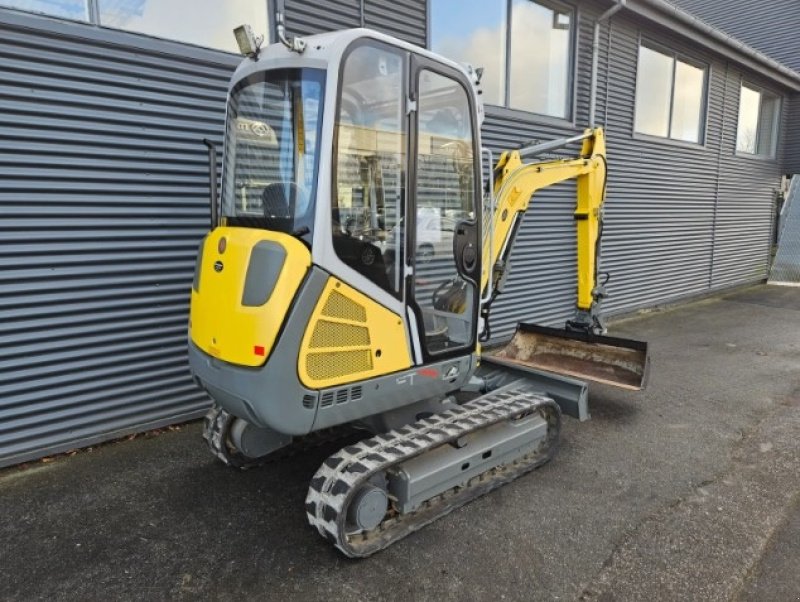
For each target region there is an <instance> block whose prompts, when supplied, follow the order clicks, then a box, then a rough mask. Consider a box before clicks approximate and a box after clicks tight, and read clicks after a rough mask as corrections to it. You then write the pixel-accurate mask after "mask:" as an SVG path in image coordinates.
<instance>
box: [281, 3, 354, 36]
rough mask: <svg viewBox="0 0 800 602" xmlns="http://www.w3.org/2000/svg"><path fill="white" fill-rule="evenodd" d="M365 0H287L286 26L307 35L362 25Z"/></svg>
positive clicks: (290, 30)
mask: <svg viewBox="0 0 800 602" xmlns="http://www.w3.org/2000/svg"><path fill="white" fill-rule="evenodd" d="M362 1H363V0H314V2H311V1H309V0H286V28H287V30H288V31H289V33H291V34H294V35H301V36H307V35H312V34H315V33H322V32H325V31H336V30H337V29H350V28H351V27H361V26H362V24H363V21H362V16H361V5H362Z"/></svg>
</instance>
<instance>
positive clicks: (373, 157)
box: [331, 44, 406, 298]
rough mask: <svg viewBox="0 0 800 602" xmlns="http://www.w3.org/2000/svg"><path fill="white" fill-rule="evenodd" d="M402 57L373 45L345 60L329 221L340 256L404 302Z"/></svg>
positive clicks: (348, 56) (356, 50) (359, 47)
mask: <svg viewBox="0 0 800 602" xmlns="http://www.w3.org/2000/svg"><path fill="white" fill-rule="evenodd" d="M404 63H405V60H404V55H403V53H401V52H399V51H396V50H393V49H389V48H387V47H384V46H382V45H379V44H367V45H361V46H358V47H356V48H355V49H354V50H352V51H351V52H350V53H349V54H348V55H347V56H346V58H345V64H344V69H343V73H342V85H341V91H340V97H339V103H338V109H337V117H336V123H335V129H334V148H335V152H334V165H333V174H334V176H333V194H332V199H331V208H332V209H331V223H332V232H333V248H334V249H335V251H336V254H337V255H338V256H339V258H340V259H341V260H342V261H343V262H345V263H346V264H347V265H349V266H350V267H352V268H353V269H354V270H356V271H357V272H359V273H361V274H362V275H364V276H366V277H367V278H369V279H370V280H372V281H373V282H374V283H375V284H377V285H378V286H380V287H381V288H383V289H385V290H386V291H388V292H390V293H392V294H393V295H395V296H396V297H398V298H402V290H403V270H402V266H403V261H404V258H403V244H404V240H405V234H404V232H403V219H402V217H403V211H404V193H405V191H404V187H403V180H404V177H405V171H404V165H405V148H406V132H405V127H406V126H405V114H404V112H403V98H404V97H405V94H404V89H405V85H404V82H405V74H404Z"/></svg>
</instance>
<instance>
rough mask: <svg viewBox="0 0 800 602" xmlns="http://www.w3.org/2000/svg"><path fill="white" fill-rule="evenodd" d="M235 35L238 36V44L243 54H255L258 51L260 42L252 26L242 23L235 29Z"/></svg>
mask: <svg viewBox="0 0 800 602" xmlns="http://www.w3.org/2000/svg"><path fill="white" fill-rule="evenodd" d="M233 35H234V36H236V44H238V46H239V52H241V53H242V55H243V56H253V55H254V54H256V53H257V52H258V42H257V41H256V36H255V34H253V28H252V27H250V26H249V25H240V26H239V27H237V28H236V29H234V30H233Z"/></svg>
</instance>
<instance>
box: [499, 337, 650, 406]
mask: <svg viewBox="0 0 800 602" xmlns="http://www.w3.org/2000/svg"><path fill="white" fill-rule="evenodd" d="M484 354H485V355H489V356H491V357H495V358H498V359H500V360H505V361H506V362H509V363H512V364H515V365H518V366H520V367H522V368H525V367H528V368H535V369H538V370H545V371H547V372H553V373H556V374H562V375H565V376H574V377H576V378H579V379H583V380H589V381H594V382H598V383H604V384H607V385H612V386H615V387H621V388H623V389H629V390H633V391H639V390H641V389H644V388H645V386H646V384H647V374H648V368H649V364H650V359H649V357H648V355H647V343H644V342H642V341H634V340H631V339H621V338H617V337H607V336H601V335H594V334H589V333H584V332H571V331H567V330H563V329H559V328H549V327H547V326H538V325H536V324H527V323H524V322H522V323H520V324H519V325H518V326H517V332H516V333H515V334H514V338H512V339H511V341H510V342H509V343H508V344H507V345H506V346H504V347H500V348H497V349H494V350H489V351H486V352H484Z"/></svg>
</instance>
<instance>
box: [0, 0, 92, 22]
mask: <svg viewBox="0 0 800 602" xmlns="http://www.w3.org/2000/svg"><path fill="white" fill-rule="evenodd" d="M0 7H4V8H16V9H19V10H24V11H28V12H30V13H39V14H42V15H49V16H51V17H60V18H62V19H72V20H73V21H88V20H89V0H0Z"/></svg>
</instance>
